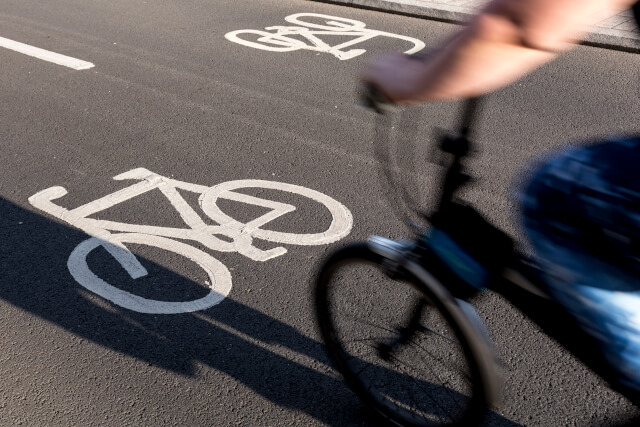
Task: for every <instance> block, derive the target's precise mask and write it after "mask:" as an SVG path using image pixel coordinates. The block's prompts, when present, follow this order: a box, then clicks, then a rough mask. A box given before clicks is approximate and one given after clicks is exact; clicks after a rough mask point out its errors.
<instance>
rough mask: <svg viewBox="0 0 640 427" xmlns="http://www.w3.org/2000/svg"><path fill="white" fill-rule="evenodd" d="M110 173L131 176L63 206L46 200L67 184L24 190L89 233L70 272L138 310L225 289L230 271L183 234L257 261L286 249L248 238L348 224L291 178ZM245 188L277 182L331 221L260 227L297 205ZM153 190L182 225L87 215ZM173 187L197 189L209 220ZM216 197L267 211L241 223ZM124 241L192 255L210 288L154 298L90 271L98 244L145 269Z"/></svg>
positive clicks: (160, 309) (215, 297)
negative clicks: (197, 180)
mask: <svg viewBox="0 0 640 427" xmlns="http://www.w3.org/2000/svg"><path fill="white" fill-rule="evenodd" d="M114 179H115V180H135V181H138V182H135V183H133V184H132V185H130V186H128V187H125V188H123V189H120V190H118V191H116V192H114V193H111V194H108V195H106V196H103V197H101V198H99V199H96V200H94V201H92V202H89V203H86V204H84V205H82V206H78V207H76V208H74V209H67V208H63V207H61V206H58V205H56V204H55V203H53V200H55V199H58V198H60V197H62V196H64V195H65V194H67V190H65V189H64V188H63V187H51V188H47V189H45V190H42V191H40V192H38V193H36V194H34V195H33V196H31V197H29V202H30V203H31V205H33V206H34V207H36V208H38V209H40V210H42V211H44V212H47V213H48V214H49V215H52V216H54V217H56V218H59V219H61V220H63V221H65V222H67V223H69V224H71V225H73V226H75V227H77V228H79V229H81V230H82V231H84V232H85V233H87V234H89V235H90V236H92V237H90V238H88V239H87V240H84V241H83V242H81V243H80V244H78V246H76V248H75V249H74V250H73V251H72V252H71V255H70V256H69V260H68V262H67V267H68V269H69V272H70V273H71V275H72V276H73V278H74V279H75V280H76V281H77V282H78V283H80V284H81V285H82V286H84V287H85V288H86V289H88V290H90V291H92V292H93V293H95V294H97V295H99V296H101V297H102V298H105V299H107V300H109V301H111V302H113V303H114V304H117V305H119V306H121V307H124V308H127V309H129V310H133V311H137V312H140V313H148V314H177V313H187V312H193V311H199V310H205V309H207V308H210V307H212V306H214V305H216V304H218V303H220V302H221V301H222V300H224V298H226V296H227V295H228V294H229V292H230V291H231V285H232V281H231V274H230V272H229V270H228V269H227V267H226V266H225V265H224V264H223V263H221V262H220V261H218V260H217V259H215V258H214V257H212V256H211V255H209V254H208V253H206V252H205V251H203V250H201V249H198V248H197V247H195V246H192V245H189V244H187V243H184V242H182V241H184V240H187V241H192V242H196V243H200V244H201V245H203V246H204V247H206V248H207V249H209V250H213V251H220V252H238V253H240V254H242V255H244V256H246V257H247V258H249V259H251V260H253V261H261V262H264V261H267V260H269V259H272V258H275V257H278V256H281V255H283V254H285V253H286V252H287V249H286V248H284V247H282V246H277V247H273V248H271V249H267V250H264V249H260V248H258V247H256V246H254V244H253V240H254V239H261V240H266V241H269V242H273V243H279V244H292V245H322V244H327V243H331V242H335V241H337V240H339V239H341V238H343V237H345V236H346V235H348V234H349V232H350V231H351V226H352V217H351V213H350V212H349V210H348V209H347V208H346V207H345V206H344V205H342V204H341V203H340V202H338V201H336V200H334V199H332V198H331V197H329V196H327V195H325V194H322V193H320V192H318V191H315V190H311V189H309V188H305V187H301V186H298V185H294V184H287V183H283V182H275V181H264V180H251V179H245V180H237V181H227V182H224V183H221V184H218V185H214V186H212V187H207V186H204V185H197V184H192V183H188V182H183V181H178V180H175V179H171V178H167V177H165V176H161V175H158V174H156V173H154V172H151V171H149V170H147V169H145V168H136V169H133V170H130V171H128V172H125V173H122V174H119V175H117V176H115V177H114ZM246 188H258V189H267V190H271V191H273V190H277V191H282V192H285V193H292V194H297V195H299V196H302V197H305V198H308V199H311V200H313V201H315V202H317V203H319V204H321V205H322V206H324V208H326V209H327V210H328V211H329V213H330V214H331V224H329V227H328V228H327V229H326V230H324V231H322V232H318V233H308V234H302V233H288V232H283V231H275V230H269V229H263V228H261V227H263V226H264V225H266V224H268V223H269V222H272V221H274V220H276V219H277V218H279V217H281V216H283V215H285V214H287V213H290V212H293V211H295V210H296V207H295V206H293V205H290V204H288V203H282V202H279V201H275V200H268V199H263V198H259V197H255V196H252V195H249V194H245V193H242V192H238V191H237V190H239V189H246ZM156 190H159V191H160V192H161V193H162V194H163V195H164V196H165V197H166V198H167V200H168V201H169V202H170V203H171V205H172V206H173V207H174V208H175V210H176V211H177V213H178V214H179V216H180V218H181V219H182V221H183V222H184V224H185V225H186V228H180V227H160V226H153V225H144V224H129V223H124V222H117V221H110V220H104V219H96V218H90V216H91V215H94V214H98V213H99V212H102V211H104V210H106V209H109V208H111V207H113V206H116V205H118V204H120V203H124V202H126V201H128V200H130V199H133V198H135V197H138V196H141V195H143V194H145V193H148V192H150V191H156ZM180 191H182V192H191V193H195V194H198V195H199V197H198V203H199V205H200V207H201V208H202V211H203V213H204V214H205V215H206V217H208V218H209V219H211V220H213V221H214V222H215V224H216V225H212V224H210V223H208V222H205V220H203V218H202V217H201V215H200V214H199V213H198V212H196V211H195V210H194V209H193V208H192V207H191V206H190V205H189V203H187V201H186V200H185V198H184V196H183V195H182V194H181V193H180ZM220 199H226V200H231V201H235V202H240V203H243V204H247V205H254V206H257V207H260V208H262V209H266V210H267V211H266V212H265V213H263V214H262V215H260V216H258V217H256V218H254V219H252V220H250V221H248V222H246V223H245V222H241V221H238V220H236V219H234V218H232V217H231V216H229V215H228V214H226V213H225V212H223V210H222V209H221V208H220V207H219V206H218V201H219V200H220ZM125 243H133V244H139V245H147V246H152V247H156V248H159V249H164V250H167V251H170V252H174V253H176V254H178V255H181V256H183V257H185V258H187V259H189V260H191V261H193V262H195V263H196V265H198V266H200V268H202V269H203V270H204V271H205V272H206V274H207V276H208V288H209V292H208V293H207V294H206V295H205V296H203V297H201V298H198V299H195V300H192V301H159V300H153V299H149V298H143V297H141V296H139V295H135V294H133V293H131V292H127V291H125V290H123V289H120V288H118V287H117V286H114V285H112V284H110V283H107V282H106V281H105V280H103V279H101V278H100V277H98V276H97V275H96V274H95V273H94V272H93V271H91V268H90V267H89V265H88V263H87V257H88V256H89V254H90V253H91V252H92V251H93V250H95V249H97V248H99V247H103V248H104V249H105V250H106V251H107V252H108V253H109V254H110V255H111V256H112V257H113V258H114V259H115V260H116V261H117V262H118V263H119V264H120V265H121V266H122V267H123V268H124V270H125V271H126V272H127V273H128V274H129V276H130V277H131V278H132V279H138V278H141V277H144V276H146V275H147V270H146V269H145V268H144V266H143V265H142V264H141V263H140V261H139V260H138V259H137V258H136V256H135V255H134V254H133V253H132V252H131V251H130V250H129V249H128V248H127V247H126V245H125Z"/></svg>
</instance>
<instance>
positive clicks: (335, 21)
mask: <svg viewBox="0 0 640 427" xmlns="http://www.w3.org/2000/svg"><path fill="white" fill-rule="evenodd" d="M301 18H316V19H320V20H321V21H322V22H323V23H322V24H319V23H316V22H306V21H304V20H302V19H301ZM284 19H285V21H287V22H289V23H292V24H296V25H293V26H284V25H276V26H272V27H266V28H265V30H266V31H262V30H236V31H231V32H229V33H227V34H225V38H226V39H227V40H229V41H231V42H234V43H238V44H241V45H244V46H248V47H253V48H255V49H260V50H266V51H270V52H291V51H296V50H300V49H307V50H311V51H315V52H323V53H330V54H332V55H334V56H335V57H336V58H338V59H340V60H342V61H344V60H347V59H352V58H355V57H356V56H359V55H362V54H363V53H365V52H366V50H365V49H349V50H343V49H345V48H347V47H350V46H353V45H356V44H358V43H363V42H365V41H367V40H370V39H372V38H375V37H378V36H382V37H391V38H395V39H400V40H404V41H406V42H409V43H412V44H413V47H411V48H410V49H408V50H407V51H405V53H406V54H412V53H415V52H418V51H420V50H422V49H424V47H425V44H424V43H423V42H422V41H420V40H418V39H415V38H412V37H407V36H402V35H400V34H392V33H387V32H384V31H378V30H372V29H370V28H366V24H365V23H364V22H361V21H356V20H354V19H348V18H340V17H337V16H329V15H322V14H319V13H296V14H293V15H289V16H287V17H285V18H284ZM270 31H274V32H270ZM247 35H254V36H259V37H258V38H257V40H256V41H251V40H246V39H244V38H243V37H246V36H247ZM241 36H243V37H241ZM318 36H332V37H335V36H343V37H354V38H353V39H352V40H349V41H346V42H343V43H340V44H337V45H334V46H331V45H329V44H328V43H326V42H324V41H323V40H322V39H321V38H320V37H318ZM301 39H302V40H301ZM303 40H304V41H303Z"/></svg>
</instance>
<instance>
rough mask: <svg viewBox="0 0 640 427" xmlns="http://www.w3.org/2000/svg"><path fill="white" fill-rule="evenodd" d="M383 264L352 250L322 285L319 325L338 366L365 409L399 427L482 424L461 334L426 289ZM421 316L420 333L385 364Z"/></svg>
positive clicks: (475, 377) (335, 260) (475, 379)
mask: <svg viewBox="0 0 640 427" xmlns="http://www.w3.org/2000/svg"><path fill="white" fill-rule="evenodd" d="M381 261H382V260H381V258H380V257H379V256H377V255H375V254H373V253H372V252H371V251H370V250H369V249H368V248H367V247H366V246H365V245H359V246H352V247H349V248H345V249H343V250H342V251H340V252H338V253H337V254H335V255H334V256H333V257H332V258H331V259H330V260H329V261H328V262H327V264H326V265H325V267H324V268H323V270H322V273H321V274H320V275H319V277H318V281H317V288H316V309H317V315H318V321H319V326H320V330H321V334H322V336H323V339H324V341H325V345H326V348H327V351H328V353H329V356H330V358H331V359H332V361H333V363H334V364H335V366H336V367H337V368H338V370H339V371H340V372H341V374H342V375H343V377H344V378H345V381H346V383H347V384H348V385H349V387H350V388H351V389H352V390H353V391H354V392H355V394H356V395H357V396H358V397H359V398H360V400H361V401H363V402H364V403H365V404H367V405H368V406H370V407H371V408H373V409H375V410H376V411H378V412H379V413H380V414H382V415H383V416H384V417H385V418H386V419H387V420H388V421H391V422H393V423H395V424H399V425H408V426H436V425H470V424H476V423H479V422H480V421H481V419H482V416H483V414H484V411H485V402H484V394H483V387H482V380H481V378H480V374H479V369H478V365H477V363H476V361H475V359H473V358H472V357H470V356H471V354H472V353H471V351H470V349H469V345H468V343H467V342H466V341H465V340H464V339H463V338H462V333H461V331H460V328H459V327H458V325H457V324H456V323H455V322H454V321H453V318H452V316H451V315H450V313H449V312H448V311H447V310H446V308H445V306H444V305H443V304H441V303H439V302H438V301H437V300H435V298H433V297H432V296H430V295H429V294H428V292H425V289H420V287H419V286H415V283H410V282H408V281H396V280H391V279H390V278H389V277H387V276H386V275H385V274H384V273H383V272H382V270H381V268H380V263H381ZM421 301H422V303H421V304H423V305H421V306H420V307H421V308H420V309H419V310H417V309H416V307H417V304H418V303H420V302H421ZM417 312H420V314H419V317H420V324H421V326H422V327H421V328H420V330H418V331H416V332H415V333H414V334H413V336H412V338H411V339H410V340H409V341H408V342H407V343H404V344H401V345H400V344H398V345H395V346H394V351H393V352H392V353H391V354H390V355H387V357H383V356H384V353H383V352H381V349H383V348H385V345H388V344H389V343H394V342H395V343H397V342H398V340H399V337H400V336H401V335H402V332H401V330H402V329H401V328H403V327H405V328H406V327H407V326H408V325H409V323H410V322H409V319H410V318H414V319H415V318H416V315H415V313H417Z"/></svg>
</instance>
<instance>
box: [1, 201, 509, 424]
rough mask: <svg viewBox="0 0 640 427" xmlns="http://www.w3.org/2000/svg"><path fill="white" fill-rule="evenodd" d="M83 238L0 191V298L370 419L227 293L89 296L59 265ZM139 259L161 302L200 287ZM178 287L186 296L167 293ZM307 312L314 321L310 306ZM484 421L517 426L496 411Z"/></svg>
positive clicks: (305, 407)
mask: <svg viewBox="0 0 640 427" xmlns="http://www.w3.org/2000/svg"><path fill="white" fill-rule="evenodd" d="M86 238H87V236H86V235H85V234H84V233H83V232H81V231H79V230H75V229H73V228H70V227H67V226H65V225H61V224H59V223H57V222H54V221H52V220H49V219H47V218H45V217H43V216H40V215H38V214H35V213H33V212H30V211H28V210H25V209H23V208H21V207H19V206H17V205H15V204H13V203H11V202H9V201H7V200H5V199H2V198H0V260H1V264H2V269H1V270H2V279H1V280H0V298H1V299H3V300H4V301H6V302H8V303H10V304H12V305H14V306H16V307H19V308H20V309H22V310H25V311H27V312H29V313H32V314H34V315H37V316H39V317H40V318H42V319H45V320H46V321H48V322H52V323H54V324H55V325H58V326H59V327H61V328H63V329H64V330H66V331H68V332H69V333H71V334H74V335H75V336H79V337H83V338H85V339H87V340H91V341H92V342H95V343H97V344H99V345H101V346H104V347H106V348H109V349H112V350H115V351H118V352H121V353H123V354H126V355H129V356H131V357H134V358H136V359H139V360H143V361H146V362H147V363H149V364H151V365H154V366H158V367H161V368H164V369H167V370H170V371H173V372H176V373H179V374H181V375H185V376H195V375H196V364H198V363H200V364H205V365H207V366H209V367H211V368H213V369H214V370H216V371H220V372H223V373H225V374H227V375H229V376H230V377H232V378H234V379H235V380H236V381H238V382H240V383H242V384H244V385H246V386H247V387H248V388H250V389H251V390H253V391H255V393H258V394H259V395H261V396H262V397H264V398H266V399H268V400H269V401H271V402H273V403H274V404H276V405H279V406H282V407H285V408H291V409H293V410H296V411H301V412H303V413H306V414H308V415H310V416H312V417H314V418H315V419H317V420H320V421H322V422H324V423H326V424H329V425H363V424H364V425H366V424H371V423H373V422H374V421H375V420H374V417H373V416H371V415H366V412H367V411H364V410H363V407H362V405H361V404H360V403H359V402H358V401H357V399H356V398H355V397H354V396H353V395H352V394H351V392H350V391H349V390H348V389H347V388H346V386H345V385H344V384H343V382H342V381H341V379H340V378H339V377H338V376H337V375H336V374H335V373H334V371H332V370H331V369H330V363H329V361H328V359H327V358H326V356H325V353H324V349H323V346H322V344H321V343H320V342H318V341H316V340H315V339H312V338H310V337H308V336H306V335H305V334H303V333H301V332H300V331H298V330H297V329H295V328H293V327H291V326H289V325H288V324H286V323H284V322H282V321H280V320H278V319H276V318H274V317H271V316H268V315H266V314H264V313H262V312H260V311H258V310H256V309H254V308H251V307H249V306H247V305H245V304H242V303H239V302H237V301H234V299H233V294H232V295H231V296H230V297H228V298H227V299H225V300H224V301H223V302H222V303H221V304H219V305H217V306H214V307H212V308H210V309H208V310H205V311H202V312H195V313H187V314H178V315H148V314H141V313H137V312H133V311H130V310H126V309H123V308H120V307H117V306H115V305H113V304H110V303H108V302H105V301H104V300H102V299H101V298H100V297H98V296H96V295H93V294H92V293H90V292H89V291H87V290H86V289H85V288H83V287H82V286H80V285H79V284H78V283H77V282H76V281H75V280H74V279H73V277H72V276H71V275H70V273H69V271H68V269H67V267H66V265H67V260H68V258H69V255H70V253H71V252H72V250H73V249H74V248H75V247H76V246H77V245H78V244H79V243H80V242H82V241H83V240H85V239H86ZM94 252H95V254H92V255H90V256H89V257H88V258H87V259H88V262H89V265H90V266H91V268H92V269H94V272H95V273H96V274H97V275H98V276H100V277H103V278H104V279H105V280H107V281H108V282H111V283H114V281H116V280H118V279H119V276H118V275H122V276H121V277H120V278H123V280H124V281H125V283H124V284H123V286H124V287H127V286H131V287H133V286H134V284H127V283H126V280H131V279H127V278H126V277H125V276H124V273H122V272H121V271H120V272H118V271H117V269H116V270H115V272H114V271H113V270H114V269H112V268H111V266H110V265H109V263H110V262H112V263H113V262H115V261H114V260H113V259H112V258H109V255H108V254H107V253H106V251H104V253H100V252H99V250H95V251H94ZM143 263H144V264H145V266H146V267H147V268H148V270H149V272H150V274H149V276H150V279H147V280H157V281H162V282H166V283H169V284H170V286H171V287H172V289H174V290H173V291H172V292H178V293H176V294H174V295H168V296H167V299H171V298H193V295H189V294H188V293H189V292H193V293H197V292H201V291H202V288H203V287H202V286H200V285H196V284H194V283H192V282H191V281H190V279H187V278H185V277H182V276H181V275H178V274H176V273H174V272H172V271H169V270H167V269H166V268H164V267H162V266H160V265H158V264H155V263H153V262H151V261H144V262H143ZM116 265H117V264H116ZM120 270H121V269H120ZM103 275H104V276H103ZM139 280H140V279H139ZM280 280H287V278H283V279H280ZM118 283H120V282H118ZM176 284H177V285H179V286H176ZM293 285H294V284H292V286H293ZM297 286H299V284H298V285H297ZM182 288H186V289H187V294H184V291H176V290H175V289H182ZM139 289H140V288H139ZM189 289H191V290H189ZM180 292H182V294H181V293H180ZM303 313H304V311H303ZM308 316H309V322H312V321H314V320H313V315H312V313H308ZM270 348H273V349H277V350H272V349H270ZM276 351H277V352H276ZM293 359H297V360H293ZM97 369H100V368H97ZM221 381H224V380H221ZM489 422H490V425H494V426H515V425H517V424H515V423H513V422H511V421H509V420H507V419H505V418H503V417H501V416H500V415H498V414H497V413H492V414H491V417H490V420H489Z"/></svg>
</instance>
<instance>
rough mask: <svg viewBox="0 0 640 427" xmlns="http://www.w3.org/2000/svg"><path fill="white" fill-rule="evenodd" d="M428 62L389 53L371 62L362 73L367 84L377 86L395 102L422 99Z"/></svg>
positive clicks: (401, 102) (415, 101)
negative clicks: (421, 94) (421, 93)
mask: <svg viewBox="0 0 640 427" xmlns="http://www.w3.org/2000/svg"><path fill="white" fill-rule="evenodd" d="M425 71H426V64H425V62H424V61H423V60H420V59H416V58H413V57H410V56H408V55H405V54H402V53H387V54H384V55H381V56H379V57H377V58H376V59H374V60H373V61H372V62H370V63H369V64H368V65H367V66H366V67H365V69H364V71H363V72H362V74H361V79H362V81H363V82H364V83H365V84H368V85H371V86H373V87H375V88H376V89H377V90H378V91H380V93H381V94H382V95H383V96H384V97H385V98H386V99H387V100H388V101H389V102H392V103H394V104H415V103H417V102H418V101H419V100H420V90H421V89H422V84H423V81H424V78H423V76H424V74H425Z"/></svg>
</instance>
